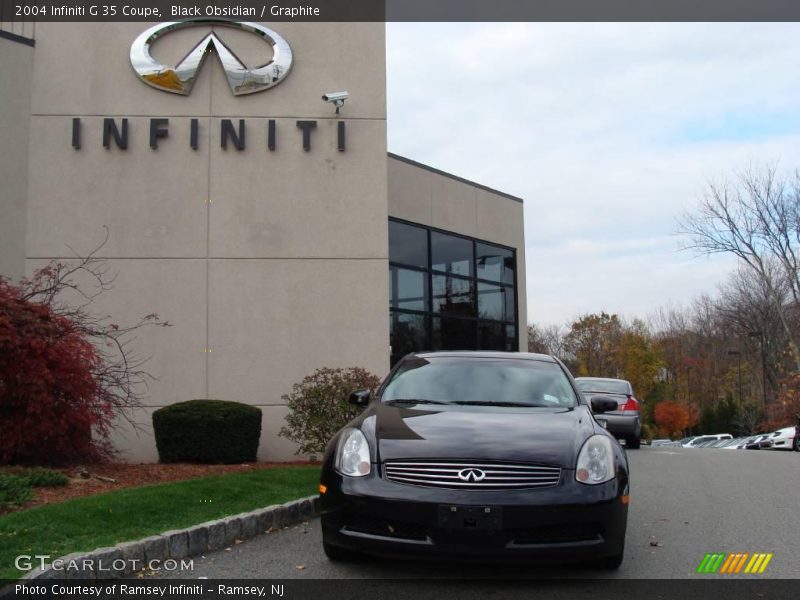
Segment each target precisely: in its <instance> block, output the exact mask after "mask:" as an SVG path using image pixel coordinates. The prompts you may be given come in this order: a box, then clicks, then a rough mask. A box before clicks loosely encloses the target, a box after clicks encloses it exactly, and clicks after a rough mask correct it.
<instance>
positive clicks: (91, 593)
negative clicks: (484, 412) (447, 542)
mask: <svg viewBox="0 0 800 600" xmlns="http://www.w3.org/2000/svg"><path fill="white" fill-rule="evenodd" d="M524 572H525V568H524V566H521V567H520V574H521V575H524ZM797 584H798V582H797V581H796V580H764V579H740V578H737V579H734V578H727V579H724V578H708V579H707V578H701V577H698V578H697V579H673V580H658V579H639V580H637V579H594V580H592V579H578V580H548V579H544V580H541V579H540V580H531V579H513V580H509V579H504V580H487V579H466V580H458V581H452V580H435V579H434V580H380V579H378V580H370V579H333V580H321V579H311V580H309V579H284V580H275V579H238V580H210V579H205V580H203V579H190V580H179V579H173V580H153V579H149V580H139V579H129V580H108V581H104V582H100V581H80V580H61V581H56V580H29V581H15V582H9V581H5V582H0V585H2V586H3V587H2V588H0V598H2V600H39V599H46V600H88V599H92V598H103V599H108V600H123V599H129V600H130V599H136V600H140V599H144V598H165V599H170V600H201V599H202V600H205V599H208V600H221V599H231V600H233V599H238V600H243V599H244V600H246V599H250V598H270V599H275V600H284V599H285V600H296V599H306V598H309V599H313V600H320V599H325V600H340V599H341V600H345V599H346V600H357V599H360V598H363V599H365V600H366V599H369V600H376V599H378V598H392V600H403V599H406V598H408V599H413V600H427V599H431V600H442V599H443V598H458V599H459V600H477V599H482V600H485V599H486V598H536V597H541V598H547V599H548V600H561V599H564V600H566V599H572V598H580V599H583V598H587V599H588V598H591V599H592V600H606V599H608V600H619V599H620V598H637V599H638V598H647V599H650V600H659V599H662V598H663V599H672V598H676V599H678V598H680V599H686V598H707V597H713V596H719V595H723V596H724V597H725V600H740V599H741V600H745V599H746V600H751V599H753V598H790V597H792V595H793V594H794V592H795V591H796V589H797Z"/></svg>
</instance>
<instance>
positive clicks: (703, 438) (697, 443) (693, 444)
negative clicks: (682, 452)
mask: <svg viewBox="0 0 800 600" xmlns="http://www.w3.org/2000/svg"><path fill="white" fill-rule="evenodd" d="M723 439H724V440H730V439H733V436H732V435H731V434H730V433H716V434H714V435H700V436H697V437H695V438H692V439H690V440H689V441H688V442H685V443H684V444H682V446H683V447H684V448H702V447H704V446H706V445H707V444H710V443H712V442H716V441H718V440H723Z"/></svg>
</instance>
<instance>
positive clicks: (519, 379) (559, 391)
mask: <svg viewBox="0 0 800 600" xmlns="http://www.w3.org/2000/svg"><path fill="white" fill-rule="evenodd" d="M382 400H383V401H384V402H388V403H400V402H403V403H407V402H412V401H416V402H420V403H444V404H464V405H476V406H500V407H514V406H538V407H553V408H572V407H574V406H575V405H576V404H577V398H576V395H575V392H574V390H573V388H572V386H571V385H570V382H569V379H568V378H567V376H566V374H565V373H564V371H563V370H562V369H561V367H560V366H559V365H558V364H557V363H554V362H545V361H539V360H521V359H494V358H451V357H441V358H433V357H429V358H419V357H417V358H412V359H408V360H406V361H404V362H403V363H402V364H401V366H400V368H399V369H398V370H397V371H396V372H395V373H394V376H393V377H392V379H391V380H390V381H389V383H388V385H387V386H386V388H385V389H384V391H383V395H382Z"/></svg>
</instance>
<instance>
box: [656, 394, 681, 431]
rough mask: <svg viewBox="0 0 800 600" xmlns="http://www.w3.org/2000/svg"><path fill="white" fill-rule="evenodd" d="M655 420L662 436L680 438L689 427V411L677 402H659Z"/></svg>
mask: <svg viewBox="0 0 800 600" xmlns="http://www.w3.org/2000/svg"><path fill="white" fill-rule="evenodd" d="M655 419H656V425H658V429H659V431H660V433H661V434H662V435H665V436H668V437H678V436H680V435H683V431H684V429H686V427H688V425H689V411H688V410H687V409H686V407H685V406H683V405H682V404H678V403H677V402H670V401H666V402H659V403H658V404H656V410H655Z"/></svg>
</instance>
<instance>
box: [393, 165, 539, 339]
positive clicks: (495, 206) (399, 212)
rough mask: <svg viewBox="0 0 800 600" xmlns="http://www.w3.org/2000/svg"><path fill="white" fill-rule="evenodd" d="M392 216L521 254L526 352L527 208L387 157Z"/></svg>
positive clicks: (520, 299) (519, 299) (521, 308)
mask: <svg viewBox="0 0 800 600" xmlns="http://www.w3.org/2000/svg"><path fill="white" fill-rule="evenodd" d="M388 186H389V216H392V217H396V218H398V219H405V220H406V221H412V222H414V223H420V224H422V225H428V226H431V227H437V228H439V229H444V230H447V231H453V232H455V233H460V234H462V235H468V236H471V237H475V238H478V239H481V240H485V241H487V242H495V243H498V244H503V245H506V246H511V247H512V248H516V250H517V306H518V314H519V332H520V333H519V349H520V351H525V352H526V351H527V349H528V348H527V336H526V335H525V324H526V323H527V298H526V292H525V290H526V287H525V286H526V281H525V227H524V219H523V204H522V202H520V201H519V200H517V199H513V198H510V197H508V196H507V195H505V194H501V193H495V192H493V191H490V190H487V189H484V188H483V187H481V186H478V185H473V184H470V183H469V182H467V181H461V180H459V179H455V178H453V177H449V176H448V175H446V174H442V173H438V172H436V171H433V170H430V169H426V168H423V167H421V166H419V165H417V164H410V163H409V162H407V161H405V160H400V159H398V158H394V157H393V156H389V162H388Z"/></svg>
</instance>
